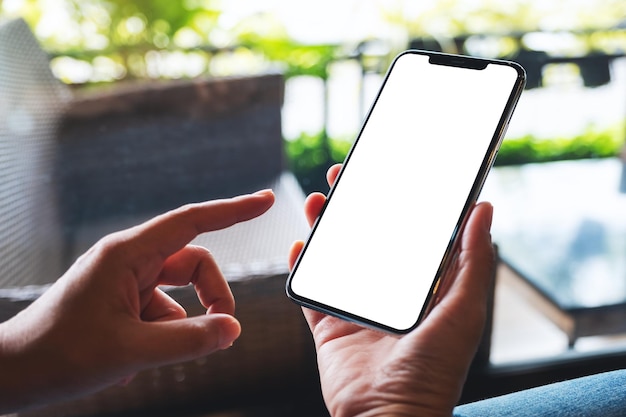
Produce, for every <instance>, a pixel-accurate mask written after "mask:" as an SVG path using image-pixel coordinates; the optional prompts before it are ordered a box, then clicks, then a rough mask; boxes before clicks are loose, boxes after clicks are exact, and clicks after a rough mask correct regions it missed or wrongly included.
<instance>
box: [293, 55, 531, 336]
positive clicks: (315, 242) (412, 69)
mask: <svg viewBox="0 0 626 417" xmlns="http://www.w3.org/2000/svg"><path fill="white" fill-rule="evenodd" d="M517 78H518V72H517V70H516V69H515V68H513V67H511V66H507V65H497V64H493V63H490V64H488V65H487V67H486V68H484V69H468V68H459V67H455V66H445V65H436V64H431V63H429V59H428V56H425V55H419V54H411V53H408V54H404V55H401V56H400V57H399V58H398V59H397V60H396V61H395V63H394V65H393V67H392V69H391V71H390V73H389V75H388V77H387V80H386V82H385V85H384V87H383V89H382V91H381V93H380V94H379V97H378V99H377V101H376V103H375V105H374V107H373V108H372V110H371V112H370V115H369V117H368V119H367V121H366V124H365V126H364V128H363V129H362V131H361V134H360V136H359V138H358V139H357V142H356V145H355V146H354V148H353V150H352V153H351V155H350V157H349V159H348V161H347V163H346V165H345V166H344V170H343V172H342V174H341V176H340V179H339V180H338V182H337V184H336V186H335V189H334V190H333V191H332V193H331V196H330V199H329V201H328V205H327V207H326V209H325V211H324V213H323V216H322V217H321V218H320V219H319V222H318V224H317V226H316V228H315V229H314V231H313V234H312V235H311V236H310V239H309V241H308V243H307V245H306V247H305V251H304V252H303V254H302V255H301V257H300V259H299V261H298V263H297V266H296V268H295V270H294V271H293V273H292V276H291V278H290V289H291V291H292V293H293V294H295V295H296V296H297V297H303V298H306V299H308V300H309V301H310V302H312V303H313V304H314V305H318V306H319V305H321V306H322V308H325V307H330V309H331V310H333V311H335V312H339V313H349V314H351V315H355V316H358V317H361V318H364V319H365V320H367V321H370V322H374V323H379V324H382V325H383V326H386V327H389V328H391V329H395V330H396V331H403V330H406V329H409V328H411V327H413V326H414V325H415V324H416V322H417V320H418V318H419V316H420V313H421V310H422V307H423V305H424V301H425V300H426V298H427V297H428V294H429V292H430V289H431V286H432V285H433V282H434V279H435V277H436V275H437V271H438V269H439V267H440V264H441V262H442V259H443V257H444V254H445V252H446V249H447V248H448V245H449V243H450V240H451V237H452V235H453V233H454V230H455V228H456V226H457V223H458V222H459V219H460V218H461V215H462V212H463V208H464V206H465V204H466V202H467V200H468V197H469V195H470V191H471V189H472V186H473V184H474V181H475V180H476V177H477V174H478V172H479V170H480V167H481V164H482V162H483V159H484V158H485V155H486V153H487V152H488V150H489V147H490V143H491V142H492V140H493V138H494V135H495V134H496V131H497V129H498V124H499V121H500V119H501V117H502V115H503V112H504V109H505V106H506V104H507V101H508V100H509V97H510V96H511V92H512V89H513V87H514V85H515V83H516V79H517Z"/></svg>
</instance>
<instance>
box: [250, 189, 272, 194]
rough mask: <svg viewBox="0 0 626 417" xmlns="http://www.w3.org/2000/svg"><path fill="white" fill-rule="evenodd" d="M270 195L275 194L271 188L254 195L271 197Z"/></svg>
mask: <svg viewBox="0 0 626 417" xmlns="http://www.w3.org/2000/svg"><path fill="white" fill-rule="evenodd" d="M270 194H274V191H272V189H271V188H266V189H264V190H259V191H257V192H256V193H254V195H270Z"/></svg>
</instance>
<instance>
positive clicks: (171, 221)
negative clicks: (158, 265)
mask: <svg viewBox="0 0 626 417" xmlns="http://www.w3.org/2000/svg"><path fill="white" fill-rule="evenodd" d="M272 204H274V193H273V192H272V191H271V190H263V191H259V192H256V193H254V194H248V195H243V196H239V197H234V198H229V199H223V200H214V201H208V202H204V203H194V204H188V205H185V206H182V207H179V208H177V209H174V210H172V211H169V212H167V213H164V214H162V215H160V216H157V217H155V218H153V219H151V220H149V221H147V222H145V223H143V224H141V225H139V226H136V227H134V228H131V229H128V230H127V231H125V232H127V233H129V234H130V236H127V238H129V239H133V240H135V243H136V246H135V247H136V248H138V249H139V250H140V251H141V248H145V249H148V250H150V251H152V250H154V251H156V252H157V253H158V254H159V255H160V256H161V257H162V258H163V259H165V258H167V257H168V256H170V255H172V254H174V253H176V252H177V251H179V250H180V249H182V248H183V247H184V246H185V245H187V244H188V243H189V242H190V241H191V240H193V239H194V238H195V237H196V236H197V235H199V234H201V233H205V232H210V231H214V230H220V229H225V228H227V227H230V226H232V225H234V224H237V223H240V222H244V221H246V220H250V219H253V218H255V217H257V216H260V215H261V214H263V213H265V212H266V211H267V210H269V208H270V207H271V206H272ZM122 233H124V232H122Z"/></svg>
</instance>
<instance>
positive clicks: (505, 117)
mask: <svg viewBox="0 0 626 417" xmlns="http://www.w3.org/2000/svg"><path fill="white" fill-rule="evenodd" d="M490 62H494V63H499V64H501V65H507V66H511V67H513V68H514V69H515V70H516V72H517V74H518V75H517V80H516V83H515V85H514V87H513V89H512V90H511V94H510V95H509V99H508V100H507V103H506V106H505V110H506V111H505V112H503V113H502V117H501V118H500V121H499V122H498V126H497V128H496V131H495V133H494V136H493V139H492V142H491V144H490V145H489V152H487V154H486V155H485V158H484V159H483V162H482V164H481V169H480V171H479V172H478V174H477V175H476V180H475V181H474V184H473V185H472V189H471V191H470V194H469V196H468V199H467V201H466V202H465V207H464V208H463V211H462V213H461V216H460V218H459V222H458V223H457V225H456V227H455V229H454V232H453V234H452V237H451V239H450V242H449V244H448V248H447V250H446V252H445V255H444V258H443V260H442V262H441V264H440V267H439V270H438V271H437V275H436V277H435V280H434V281H433V285H432V287H431V290H430V294H429V299H428V300H427V302H426V303H425V305H424V308H423V309H422V312H421V314H420V317H419V320H418V323H416V325H415V326H414V327H417V325H418V324H419V323H421V322H422V321H423V320H424V319H425V318H426V317H427V316H428V314H429V313H430V311H431V310H432V309H433V308H434V306H435V305H436V304H437V302H438V292H439V290H440V289H441V288H442V283H443V282H444V281H445V280H446V274H447V273H448V272H449V270H450V268H451V266H452V265H454V262H455V261H456V258H457V256H458V252H459V245H460V236H461V235H462V232H463V229H464V228H465V225H466V223H467V220H468V218H469V214H470V212H471V208H472V207H473V205H474V204H475V203H476V201H477V200H478V196H479V195H480V192H481V191H482V188H483V185H484V183H485V181H486V179H487V175H488V174H489V171H490V170H491V168H492V167H493V164H494V162H495V159H496V156H497V155H498V151H499V149H500V145H501V144H502V141H503V139H504V136H505V135H506V130H507V128H508V125H509V122H510V121H511V118H512V116H513V113H514V112H515V108H516V107H517V103H518V102H519V99H520V96H521V94H522V92H523V91H524V86H525V84H526V71H525V70H524V68H523V67H522V66H521V65H519V64H518V63H516V62H512V61H502V60H490ZM414 327H413V328H414Z"/></svg>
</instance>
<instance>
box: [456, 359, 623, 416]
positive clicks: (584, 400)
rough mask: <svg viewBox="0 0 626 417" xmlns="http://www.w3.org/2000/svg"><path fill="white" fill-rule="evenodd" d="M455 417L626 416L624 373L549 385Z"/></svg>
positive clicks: (476, 406)
mask: <svg viewBox="0 0 626 417" xmlns="http://www.w3.org/2000/svg"><path fill="white" fill-rule="evenodd" d="M454 416H455V417H478V416H480V417H489V416H516V417H519V416H522V417H526V416H555V417H565V416H567V417H571V416H584V417H600V416H601V417H615V416H626V370H619V371H613V372H607V373H602V374H598V375H592V376H588V377H584V378H578V379H572V380H569V381H564V382H559V383H556V384H550V385H546V386H542V387H537V388H533V389H529V390H525V391H520V392H516V393H512V394H508V395H503V396H500V397H494V398H489V399H486V400H482V401H477V402H474V403H470V404H465V405H461V406H458V407H456V408H455V409H454Z"/></svg>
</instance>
